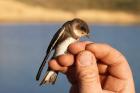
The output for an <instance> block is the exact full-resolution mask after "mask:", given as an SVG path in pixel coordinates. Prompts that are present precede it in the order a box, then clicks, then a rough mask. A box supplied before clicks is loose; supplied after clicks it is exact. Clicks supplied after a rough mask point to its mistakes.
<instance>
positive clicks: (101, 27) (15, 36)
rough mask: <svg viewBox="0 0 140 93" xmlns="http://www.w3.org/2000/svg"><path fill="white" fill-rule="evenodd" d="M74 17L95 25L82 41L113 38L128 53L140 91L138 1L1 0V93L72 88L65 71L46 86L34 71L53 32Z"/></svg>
mask: <svg viewBox="0 0 140 93" xmlns="http://www.w3.org/2000/svg"><path fill="white" fill-rule="evenodd" d="M75 17H78V18H81V19H83V20H85V21H86V22H87V23H88V25H89V28H90V30H91V38H90V39H85V38H83V39H82V40H90V41H94V42H99V43H108V44H110V45H112V46H113V47H114V48H116V49H118V50H119V51H121V52H122V53H123V54H124V55H125V56H126V58H127V60H128V62H129V64H130V67H131V69H132V72H133V76H134V81H135V88H136V93H139V92H140V89H139V86H140V74H139V72H138V71H139V68H140V63H139V60H140V54H139V52H140V42H139V40H140V1H139V0H0V76H1V77H0V93H32V92H33V93H46V92H48V93H54V92H59V93H68V92H69V88H70V84H69V82H68V81H67V79H66V77H65V76H64V75H63V74H60V75H59V77H58V81H57V82H56V84H55V85H53V86H51V85H50V86H43V87H40V86H39V82H37V81H36V80H35V76H36V73H37V71H38V68H39V66H40V64H41V62H42V60H43V58H44V55H45V51H46V48H47V46H48V44H49V42H50V40H51V39H52V36H53V35H54V33H55V32H56V31H57V30H58V29H59V28H60V27H61V25H62V24H63V23H64V22H66V21H68V20H71V19H73V18H75ZM46 67H47V66H46ZM44 72H45V70H44Z"/></svg>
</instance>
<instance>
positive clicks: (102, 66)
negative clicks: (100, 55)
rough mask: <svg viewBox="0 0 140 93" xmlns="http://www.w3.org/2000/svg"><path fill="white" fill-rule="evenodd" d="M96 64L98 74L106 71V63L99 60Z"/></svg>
mask: <svg viewBox="0 0 140 93" xmlns="http://www.w3.org/2000/svg"><path fill="white" fill-rule="evenodd" d="M97 66H98V70H99V74H106V73H108V72H107V68H108V66H107V65H106V64H104V63H103V62H101V61H98V62H97Z"/></svg>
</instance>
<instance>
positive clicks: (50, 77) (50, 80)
mask: <svg viewBox="0 0 140 93" xmlns="http://www.w3.org/2000/svg"><path fill="white" fill-rule="evenodd" d="M57 75H58V72H54V71H52V70H48V71H47V72H46V75H45V76H44V78H43V80H42V81H41V83H40V85H43V84H46V85H48V84H55V81H56V79H57Z"/></svg>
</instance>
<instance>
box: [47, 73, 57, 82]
mask: <svg viewBox="0 0 140 93" xmlns="http://www.w3.org/2000/svg"><path fill="white" fill-rule="evenodd" d="M54 73H55V72H54V71H49V73H48V74H47V76H46V77H45V81H48V80H50V77H51V76H52V75H53V74H54Z"/></svg>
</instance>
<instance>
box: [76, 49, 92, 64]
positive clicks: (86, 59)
mask: <svg viewBox="0 0 140 93" xmlns="http://www.w3.org/2000/svg"><path fill="white" fill-rule="evenodd" d="M92 61H93V56H92V53H91V52H89V51H84V52H82V53H81V54H80V55H79V64H80V65H81V66H90V65H91V64H92Z"/></svg>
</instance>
